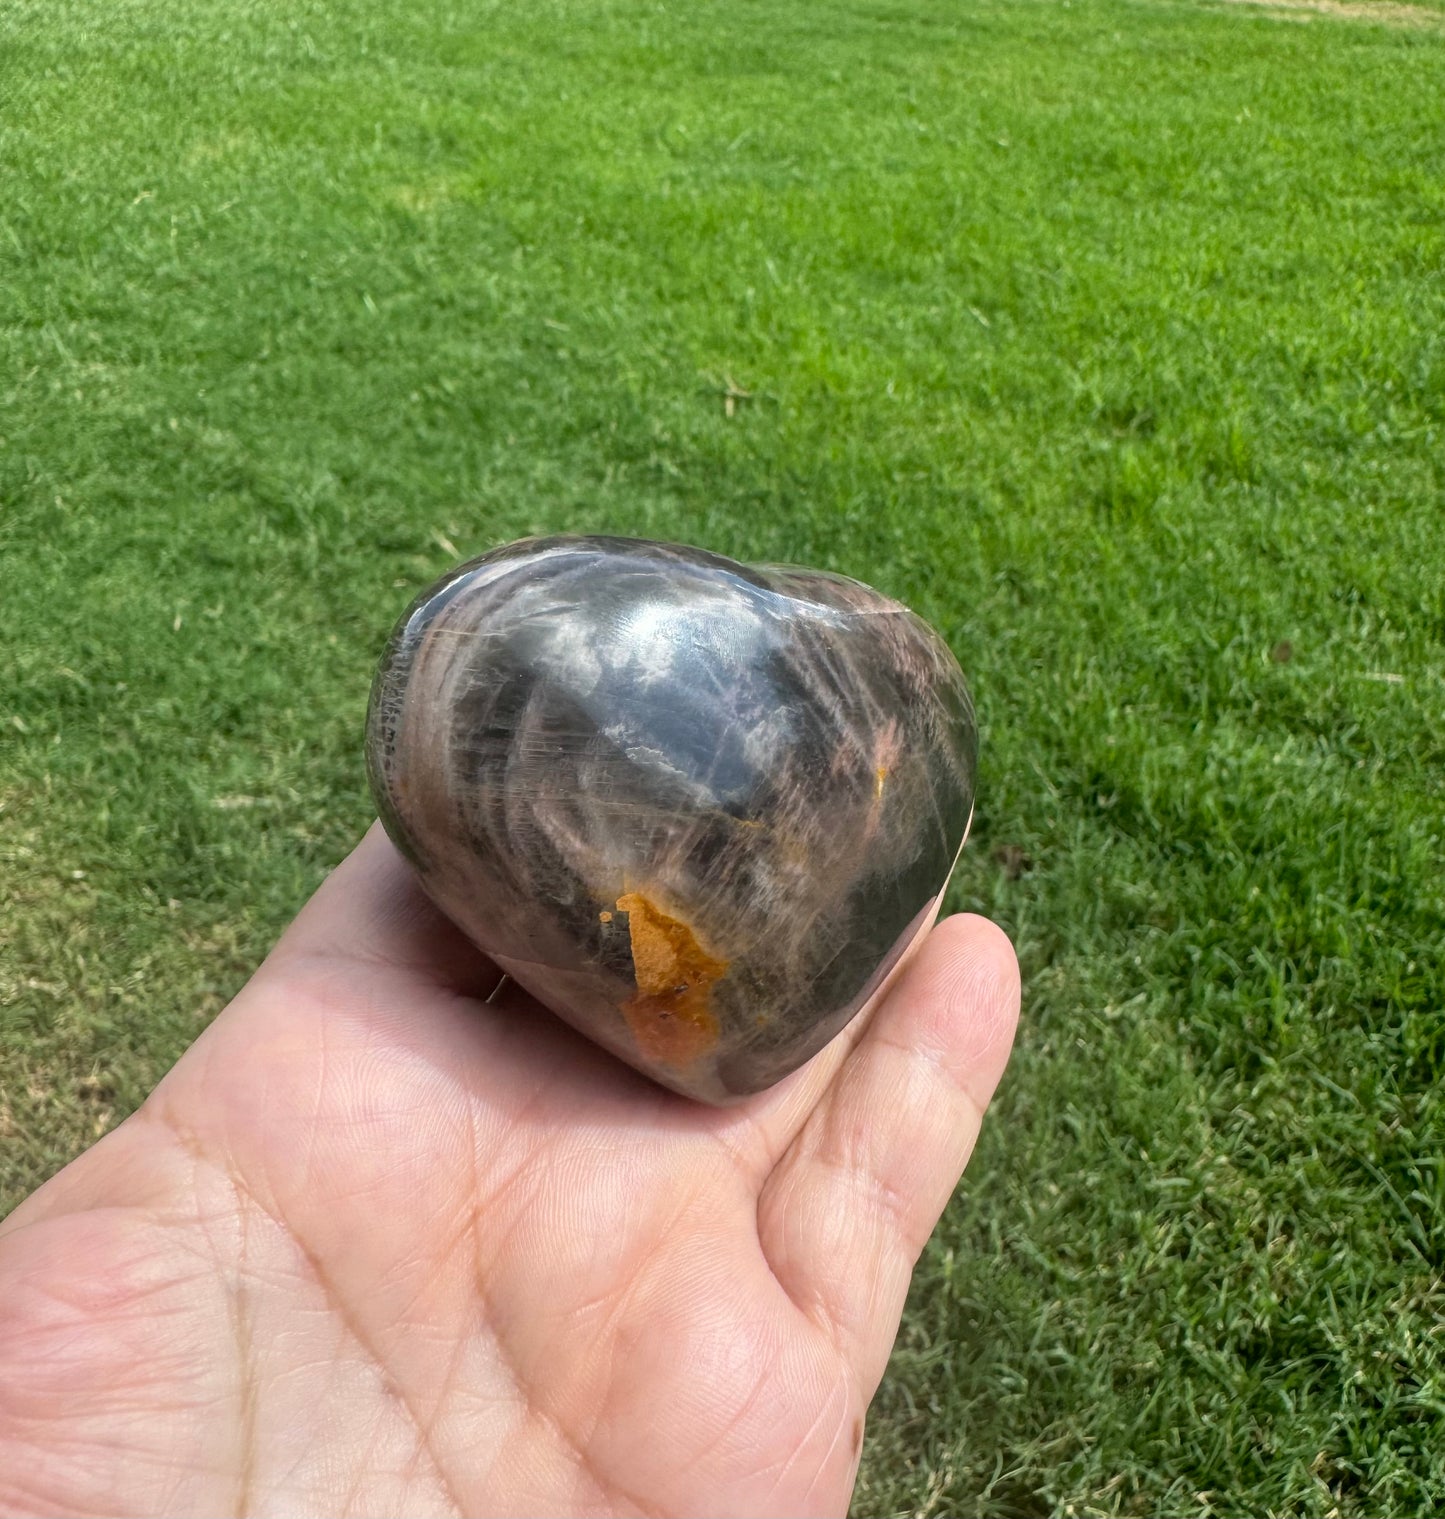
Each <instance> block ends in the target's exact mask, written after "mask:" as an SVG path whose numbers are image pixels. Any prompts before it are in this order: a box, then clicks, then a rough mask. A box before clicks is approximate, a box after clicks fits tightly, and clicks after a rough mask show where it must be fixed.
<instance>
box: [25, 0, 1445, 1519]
mask: <svg viewBox="0 0 1445 1519" xmlns="http://www.w3.org/2000/svg"><path fill="white" fill-rule="evenodd" d="M729 393H733V394H732V399H731V401H729V400H728V396H729ZM0 524H3V525H0V694H3V702H0V1050H3V1076H0V1209H3V1208H5V1207H8V1206H10V1205H11V1204H13V1202H14V1201H16V1200H18V1198H19V1197H20V1196H22V1195H23V1194H24V1193H25V1192H26V1191H27V1190H28V1189H30V1188H32V1187H34V1186H35V1185H36V1184H37V1183H38V1182H40V1181H41V1180H42V1179H44V1178H45V1177H46V1176H48V1175H49V1174H51V1173H52V1172H53V1171H55V1170H56V1169H57V1168H58V1167H59V1166H60V1165H61V1164H62V1163H63V1162H64V1161H65V1160H66V1159H67V1158H68V1157H69V1156H71V1155H72V1154H74V1153H75V1151H76V1150H77V1149H78V1148H79V1147H81V1146H83V1145H84V1144H85V1143H87V1142H88V1141H89V1140H91V1139H93V1138H94V1137H95V1136H96V1135H97V1134H99V1133H101V1132H103V1131H104V1129H105V1128H106V1127H108V1126H109V1125H111V1124H113V1123H115V1122H116V1121H118V1120H119V1119H120V1118H121V1117H122V1116H123V1115H124V1114H125V1113H126V1112H127V1111H129V1110H130V1109H131V1108H132V1107H134V1106H135V1104H136V1103H138V1102H139V1101H140V1099H141V1098H142V1097H143V1095H144V1094H145V1093H146V1091H147V1090H148V1089H149V1087H150V1086H151V1084H152V1083H153V1082H154V1081H155V1080H156V1078H157V1077H158V1076H159V1074H160V1073H161V1072H162V1071H163V1070H164V1069H165V1068H166V1067H167V1065H168V1064H169V1063H170V1062H171V1061H173V1060H174V1059H175V1058H176V1056H177V1055H178V1054H179V1052H180V1051H181V1050H182V1049H183V1048H184V1047H185V1045H186V1044H187V1043H188V1041H189V1040H190V1039H192V1038H193V1037H194V1035H195V1034H196V1032H197V1031H198V1029H199V1028H200V1027H201V1026H202V1025H203V1024H204V1022H205V1020H206V1019H208V1018H209V1017H210V1016H211V1015H212V1014H213V1013H214V1012H215V1011H216V1010H217V1008H218V1007H219V1006H220V1005H221V1004H222V1003H223V1002H224V1000H225V999H226V998H227V997H228V996H229V995H230V994H231V993H232V992H234V991H235V989H236V988H237V987H238V986H239V985H240V984H241V982H242V981H243V980H244V979H245V977H246V975H247V973H248V970H249V969H250V968H251V967H252V966H253V965H254V964H255V963H256V961H257V960H258V958H259V957H260V956H261V955H262V954H263V952H264V951H265V949H266V947H267V946H268V944H269V943H270V942H271V941H272V939H273V938H274V936H275V935H276V933H277V932H278V930H279V929H280V928H281V926H282V925H283V924H284V923H285V922H286V921H287V920H288V917H289V916H290V914H291V913H292V912H293V911H294V910H295V909H296V908H297V907H298V906H299V904H300V903H301V902H302V901H303V900H304V898H305V896H306V894H307V893H308V892H309V891H310V890H311V888H312V887H314V886H315V884H316V883H317V882H318V881H319V880H320V879H321V877H322V876H323V875H324V873H325V872H326V870H327V869H328V868H329V867H330V866H331V865H333V864H334V863H335V862H336V861H337V859H339V858H340V856H341V855H342V854H343V853H344V851H345V850H346V849H347V847H348V845H349V844H350V842H351V841H352V840H354V839H355V838H356V837H357V835H358V834H359V833H360V832H361V830H362V829H363V828H364V826H365V825H366V823H367V821H368V820H369V818H370V816H371V806H370V803H369V801H368V798H367V795H366V790H365V784H364V777H363V770H362V764H361V757H360V734H361V722H362V715H363V711H364V706H365V700H366V693H367V687H368V683H369V679H370V673H371V668H372V665H373V662H374V660H375V658H376V656H377V654H378V653H379V651H380V648H381V645H382V642H383V640H384V638H385V636H386V633H387V631H388V629H389V627H390V625H391V622H392V620H393V618H394V617H395V616H396V614H397V613H398V612H399V611H400V609H401V608H402V607H403V606H404V605H405V603H406V602H407V601H408V600H409V598H410V597H411V595H412V594H413V593H414V591H415V590H417V589H418V588H419V587H420V586H422V585H423V584H425V583H426V582H427V581H428V580H430V579H431V578H432V577H433V576H434V575H435V574H437V573H438V572H440V571H441V570H442V569H443V568H445V567H447V566H448V565H449V564H450V563H452V562H453V561H454V560H456V559H458V558H461V557H463V556H464V555H468V554H471V553H476V552H480V551H481V550H483V549H485V548H487V547H490V546H492V545H494V544H496V543H499V542H502V541H504V540H507V539H509V538H513V537H517V536H520V535H523V534H527V533H534V532H552V531H559V530H585V531H610V532H619V533H627V534H640V535H645V536H653V537H664V538H677V539H682V540H686V541H688V542H693V543H699V544H703V545H706V546H708V547H710V548H713V549H716V550H720V551H722V552H724V553H728V554H732V555H736V556H739V557H742V558H759V559H790V560H799V561H803V562H806V563H810V564H816V565H823V566H828V567H831V568H833V569H836V570H840V571H843V572H845V573H849V574H853V575H857V576H859V577H861V578H863V579H866V580H868V581H870V582H872V583H873V584H875V585H877V586H879V587H880V588H882V589H884V590H886V591H888V592H890V593H892V594H894V595H896V596H899V597H901V598H903V599H905V600H907V601H908V602H910V603H911V604H912V605H913V606H914V607H916V608H917V609H918V610H919V611H920V612H921V613H923V614H924V615H925V616H927V617H928V618H930V619H931V620H932V621H934V622H935V623H936V624H937V625H938V627H939V628H940V629H942V631H943V632H944V634H945V635H946V636H947V637H948V639H949V640H950V642H951V643H952V645H953V647H954V648H955V650H956V651H957V653H958V655H959V657H960V659H961V660H962V662H963V664H964V667H965V668H966V670H967V671H968V672H969V675H970V678H971V680H972V683H973V686H974V689H975V693H976V696H977V700H978V705H979V710H980V714H981V720H982V730H983V761H982V772H981V790H980V801H979V814H978V820H977V825H976V828H975V833H974V838H973V841H972V842H971V844H970V847H969V849H968V851H967V852H966V856H965V859H964V861H963V864H962V866H961V869H960V872H959V875H958V877H957V879H956V884H955V888H954V892H953V901H954V904H955V905H956V906H958V907H961V908H970V909H973V910H977V911H982V912H986V913H989V914H991V915H993V916H994V917H996V918H997V919H998V920H999V921H1000V922H1001V923H1003V924H1004V925H1005V926H1006V927H1007V928H1008V930H1009V931H1010V932H1011V933H1012V935H1013V936H1014V938H1015V940H1016V942H1017V945H1018V949H1019V954H1020V957H1021V961H1022V964H1023V969H1024V983H1025V1001H1024V1019H1023V1024H1022V1027H1021V1031H1020V1040H1019V1048H1018V1052H1017V1056H1016V1059H1015V1062H1014V1065H1013V1067H1012V1070H1011V1072H1010V1075H1009V1077H1008V1079H1007V1081H1006V1083H1005V1086H1004V1088H1003V1089H1002V1091H1001V1093H1000V1097H999V1101H998V1104H997V1107H996V1109H995V1112H994V1116H993V1118H992V1120H991V1122H990V1124H989V1126H988V1128H987V1130H986V1132H985V1136H984V1139H983V1142H982V1144H981V1146H980V1149H979V1151H978V1153H977V1156H976V1158H975V1160H974V1164H973V1167H972V1169H971V1170H970V1172H969V1175H968V1177H967V1179H966V1181H965V1183H964V1185H963V1186H962V1188H961V1189H960V1191H959V1194H958V1196H957V1198H956V1199H955V1201H954V1203H953V1205H952V1206H951V1208H950V1210H949V1212H948V1214H947V1216H946V1218H945V1220H944V1223H943V1224H942V1226H941V1227H940V1229H939V1231H938V1233H937V1235H936V1236H935V1238H934V1240H933V1242H932V1243H931V1245H930V1246H929V1248H928V1250H927V1252H926V1254H925V1256H924V1259H923V1261H922V1263H921V1266H920V1270H919V1273H918V1277H917V1281H916V1285H915V1290H914V1294H913V1297H912V1300H911V1304H910V1309H909V1313H908V1316H907V1319H906V1321H905V1324H904V1329H903V1332H902V1335H901V1337H900V1340H899V1344H898V1349H897V1353H896V1356H895V1359H894V1362H893V1365H892V1368H891V1371H890V1373H889V1376H888V1379H887V1380H886V1382H885V1384H884V1387H883V1390H882V1392H881V1394H880V1396H879V1399H878V1402H877V1403H876V1405H875V1410H874V1415H873V1418H872V1421H871V1424H870V1433H869V1441H868V1445H867V1447H866V1454H865V1461H864V1466H863V1473H862V1479H861V1482H860V1486H859V1490H858V1497H857V1500H856V1509H857V1512H858V1513H859V1514H864V1515H882V1514H893V1513H926V1514H960V1513H967V1514H974V1513H977V1514H998V1515H1036V1514H1046V1513H1060V1514H1114V1513H1119V1514H1157V1513H1169V1514H1186V1513H1187V1514H1195V1513H1199V1514H1221V1515H1224V1514H1239V1515H1245V1514H1248V1515H1260V1514H1265V1513H1270V1514H1319V1515H1325V1514H1340V1515H1367V1514H1378V1513H1381V1512H1386V1513H1392V1514H1407V1513H1410V1514H1415V1513H1425V1512H1431V1511H1434V1510H1435V1509H1437V1508H1438V1507H1440V1506H1441V1505H1442V1504H1445V1280H1442V1277H1445V1173H1442V1157H1445V1098H1442V1095H1441V1077H1442V1065H1445V975H1442V968H1441V967H1442V957H1445V884H1442V883H1445V870H1442V836H1445V781H1442V773H1445V772H1442V765H1445V684H1442V673H1445V672H1442V664H1445V11H1442V10H1441V9H1439V8H1438V7H1435V8H1430V7H1419V6H1404V5H1399V4H1395V5H1387V4H1381V5H1379V6H1378V8H1376V9H1372V8H1371V6H1370V5H1369V4H1367V3H1365V4H1354V5H1348V6H1339V7H1337V8H1335V9H1333V10H1331V9H1330V8H1329V7H1328V5H1327V4H1326V5H1324V6H1323V8H1322V9H1317V10H1310V9H1302V8H1299V7H1298V6H1296V8H1293V9H1274V10H1271V9H1266V8H1260V7H1258V6H1248V5H1224V4H1211V3H1209V0H1137V3H1133V0H1056V3H1041V0H1008V3H1005V0H970V3H945V0H806V3H805V0H767V3H764V0H699V3H695V4H689V5H674V6H663V5H660V4H657V3H653V0H646V3H644V0H590V3H585V0H544V3H538V0H529V3H527V4H525V5H522V4H518V5H501V4H495V3H486V0H430V3H428V4H425V5H417V4H402V3H399V0H325V3H321V0H215V3H206V4H198V3H192V4H177V3H174V0H18V3H17V0H10V3H9V5H8V6H5V7H3V8H0Z"/></svg>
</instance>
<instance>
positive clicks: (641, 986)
mask: <svg viewBox="0 0 1445 1519" xmlns="http://www.w3.org/2000/svg"><path fill="white" fill-rule="evenodd" d="M617 910H618V911H619V912H625V913H626V914H627V926H628V932H629V934H630V936H631V939H632V971H633V975H634V977H635V978H636V981H637V995H636V996H635V997H633V998H632V999H631V1000H630V1001H628V1002H625V1003H624V1004H623V1007H622V1011H623V1013H624V1015H625V1016H626V1018H627V1026H628V1027H629V1028H630V1029H631V1030H632V1037H633V1038H634V1039H636V1040H637V1047H638V1048H639V1049H640V1050H641V1051H642V1053H643V1054H644V1055H646V1056H647V1057H648V1059H649V1060H658V1061H661V1062H662V1063H663V1064H664V1065H671V1066H686V1065H691V1064H692V1062H693V1061H694V1060H697V1059H699V1058H700V1057H701V1056H703V1055H706V1054H707V1052H708V1051H709V1050H711V1049H713V1048H714V1047H715V1046H716V1045H717V1037H718V1025H717V1018H716V1016H715V1015H714V1014H713V1010H712V989H713V985H714V983H715V982H717V981H718V980H719V979H720V978H721V977H722V976H723V975H725V974H726V972H727V968H728V962H727V961H726V960H719V959H717V958H716V957H715V956H713V955H710V954H708V952H707V951H706V950H705V949H704V948H703V947H702V945H701V944H699V943H698V942H697V935H696V934H695V933H694V932H693V931H692V929H691V928H689V927H688V925H687V924H686V923H684V922H682V921H681V919H679V918H674V917H673V916H672V915H671V914H670V913H665V912H663V910H662V909H661V908H660V907H658V906H657V904H656V903H654V902H651V901H649V900H648V898H647V897H645V896H643V895H642V894H641V893H640V892H636V891H629V892H628V893H627V894H626V895H625V896H621V897H618V899H617Z"/></svg>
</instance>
